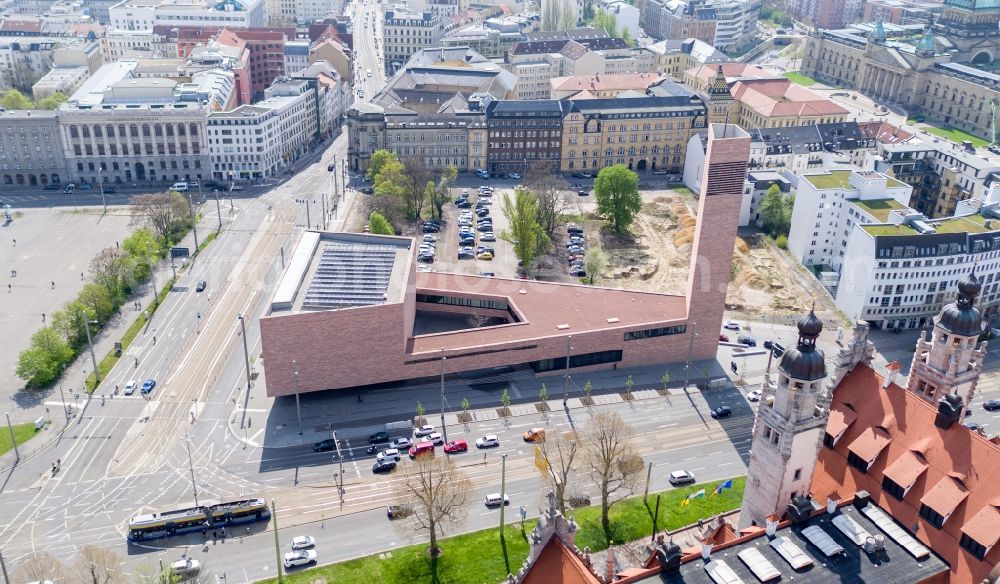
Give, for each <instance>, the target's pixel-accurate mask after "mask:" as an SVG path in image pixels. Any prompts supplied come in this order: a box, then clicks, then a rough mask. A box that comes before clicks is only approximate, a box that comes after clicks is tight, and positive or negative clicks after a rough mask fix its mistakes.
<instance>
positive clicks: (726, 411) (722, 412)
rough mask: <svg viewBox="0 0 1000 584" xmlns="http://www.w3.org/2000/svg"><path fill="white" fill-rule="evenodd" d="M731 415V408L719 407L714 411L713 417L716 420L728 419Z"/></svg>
mask: <svg viewBox="0 0 1000 584" xmlns="http://www.w3.org/2000/svg"><path fill="white" fill-rule="evenodd" d="M731 415H733V410H732V409H730V407H729V406H719V407H717V408H715V409H714V410H712V417H713V418H716V419H718V418H728V417H729V416H731Z"/></svg>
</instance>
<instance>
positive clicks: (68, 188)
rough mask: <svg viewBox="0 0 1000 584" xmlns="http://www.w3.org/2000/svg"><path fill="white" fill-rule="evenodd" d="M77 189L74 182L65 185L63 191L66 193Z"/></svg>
mask: <svg viewBox="0 0 1000 584" xmlns="http://www.w3.org/2000/svg"><path fill="white" fill-rule="evenodd" d="M75 190H76V185H75V184H73V183H69V184H68V185H66V186H65V187H63V192H64V193H72V192H73V191H75Z"/></svg>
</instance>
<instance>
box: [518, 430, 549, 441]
mask: <svg viewBox="0 0 1000 584" xmlns="http://www.w3.org/2000/svg"><path fill="white" fill-rule="evenodd" d="M523 438H524V441H525V442H545V428H532V429H530V430H528V431H527V432H525V433H524V435H523Z"/></svg>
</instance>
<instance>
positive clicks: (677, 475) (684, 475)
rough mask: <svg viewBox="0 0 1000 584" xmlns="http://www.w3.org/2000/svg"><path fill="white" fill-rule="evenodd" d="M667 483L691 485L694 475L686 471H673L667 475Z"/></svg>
mask: <svg viewBox="0 0 1000 584" xmlns="http://www.w3.org/2000/svg"><path fill="white" fill-rule="evenodd" d="M667 481H669V482H670V484H671V485H674V486H675V487H676V486H680V485H687V484H690V483H693V482H694V481H695V479H694V474H693V473H691V472H688V471H686V470H675V471H673V472H671V473H670V474H669V475H667Z"/></svg>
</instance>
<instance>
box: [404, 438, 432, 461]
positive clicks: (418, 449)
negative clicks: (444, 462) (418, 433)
mask: <svg viewBox="0 0 1000 584" xmlns="http://www.w3.org/2000/svg"><path fill="white" fill-rule="evenodd" d="M408 454H409V455H410V458H416V457H418V456H434V443H433V442H431V441H429V440H421V441H420V442H417V443H416V444H414V445H413V446H411V447H410V450H409V452H408Z"/></svg>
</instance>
